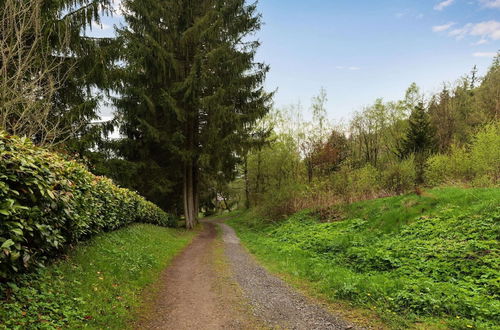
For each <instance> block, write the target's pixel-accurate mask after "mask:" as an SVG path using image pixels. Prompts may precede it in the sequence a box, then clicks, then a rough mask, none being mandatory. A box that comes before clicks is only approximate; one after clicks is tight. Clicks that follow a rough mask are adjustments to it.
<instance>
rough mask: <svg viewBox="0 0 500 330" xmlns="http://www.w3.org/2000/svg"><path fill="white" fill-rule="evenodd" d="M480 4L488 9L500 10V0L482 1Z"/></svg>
mask: <svg viewBox="0 0 500 330" xmlns="http://www.w3.org/2000/svg"><path fill="white" fill-rule="evenodd" d="M480 2H481V3H482V4H483V6H485V7H487V8H500V0H480Z"/></svg>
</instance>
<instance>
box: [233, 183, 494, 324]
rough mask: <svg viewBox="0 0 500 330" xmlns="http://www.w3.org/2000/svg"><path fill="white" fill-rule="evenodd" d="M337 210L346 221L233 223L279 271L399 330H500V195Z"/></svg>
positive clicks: (390, 201)
mask: <svg viewBox="0 0 500 330" xmlns="http://www.w3.org/2000/svg"><path fill="white" fill-rule="evenodd" d="M333 212H334V213H335V214H336V216H337V217H338V216H339V215H340V217H341V218H342V219H343V221H339V222H333V223H321V222H318V221H317V218H316V217H315V216H314V215H313V214H311V213H309V212H307V211H305V212H300V213H298V214H296V215H294V216H292V217H291V218H290V219H288V220H287V221H285V222H282V223H279V224H269V223H267V224H266V223H265V222H263V221H259V219H258V218H256V217H255V215H252V214H250V213H247V214H244V215H242V216H239V217H237V218H235V219H233V220H232V221H231V224H232V225H233V226H234V227H235V229H236V230H237V231H238V233H239V235H240V237H241V238H242V240H243V242H244V243H245V244H246V246H247V247H248V248H249V249H250V251H251V252H253V253H254V254H255V255H256V256H257V257H258V258H259V259H261V260H262V261H263V262H264V263H265V264H268V265H270V264H272V265H273V270H276V271H278V272H283V273H286V274H290V275H292V276H293V277H295V278H297V279H302V280H306V281H307V282H308V283H309V284H311V288H312V290H313V291H314V292H315V293H319V294H322V295H323V296H324V297H326V298H327V299H330V300H332V301H336V300H348V301H351V302H353V303H354V304H356V305H361V306H364V307H369V308H371V309H373V310H376V311H378V313H379V314H380V315H381V316H382V317H383V319H385V320H386V321H388V322H389V323H390V324H392V325H393V326H395V327H401V326H409V325H411V324H416V322H419V323H421V322H424V323H425V324H426V325H425V326H424V328H428V327H431V326H434V327H437V328H439V327H446V326H448V327H452V328H466V329H467V328H485V329H486V328H488V329H491V328H496V327H499V326H500V323H499V322H500V316H499V311H500V302H499V297H500V283H499V282H500V281H499V279H500V277H499V276H500V269H499V264H500V252H499V233H500V190H499V189H469V190H464V189H458V188H446V189H434V190H431V191H429V192H427V193H426V194H425V195H424V196H415V195H408V196H400V197H393V198H384V199H379V200H373V201H365V202H359V203H354V204H351V205H346V206H343V207H338V208H336V209H335V210H333Z"/></svg>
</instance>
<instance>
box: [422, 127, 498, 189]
mask: <svg viewBox="0 0 500 330" xmlns="http://www.w3.org/2000/svg"><path fill="white" fill-rule="evenodd" d="M498 164H500V123H496V124H490V125H487V126H485V127H484V128H482V129H481V130H480V131H479V132H478V133H477V134H476V136H475V137H474V140H473V142H472V144H471V145H470V146H468V148H466V147H457V146H453V147H452V149H451V151H450V153H449V154H448V155H435V156H433V157H431V158H429V160H428V161H427V172H426V178H427V183H428V184H429V185H431V186H434V185H439V184H443V183H456V182H470V183H472V184H473V185H474V186H479V187H491V186H495V185H496V184H498V183H499V182H500V166H498Z"/></svg>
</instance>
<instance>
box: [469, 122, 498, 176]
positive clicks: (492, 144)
mask: <svg viewBox="0 0 500 330" xmlns="http://www.w3.org/2000/svg"><path fill="white" fill-rule="evenodd" d="M471 157H472V159H473V160H474V161H473V162H472V168H473V169H474V172H475V174H476V175H477V176H481V177H484V176H489V177H490V178H491V180H492V182H493V183H498V182H499V181H500V122H498V123H496V124H490V125H487V126H486V127H484V128H483V129H482V130H481V131H479V133H478V134H477V135H476V136H475V139H474V142H473V143H472V148H471Z"/></svg>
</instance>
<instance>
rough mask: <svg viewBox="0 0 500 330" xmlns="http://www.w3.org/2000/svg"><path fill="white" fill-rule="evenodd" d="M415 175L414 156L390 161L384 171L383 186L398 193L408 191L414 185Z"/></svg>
mask: <svg viewBox="0 0 500 330" xmlns="http://www.w3.org/2000/svg"><path fill="white" fill-rule="evenodd" d="M415 176H416V173H415V164H414V158H413V157H410V158H408V159H404V160H402V161H400V162H393V163H389V164H387V166H386V169H385V170H384V171H383V173H382V177H383V179H382V182H383V188H384V190H386V191H390V192H393V193H396V194H402V193H405V192H408V191H410V190H411V189H413V187H414V184H415Z"/></svg>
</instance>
